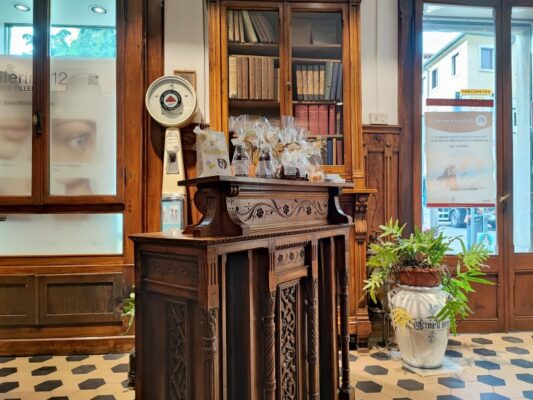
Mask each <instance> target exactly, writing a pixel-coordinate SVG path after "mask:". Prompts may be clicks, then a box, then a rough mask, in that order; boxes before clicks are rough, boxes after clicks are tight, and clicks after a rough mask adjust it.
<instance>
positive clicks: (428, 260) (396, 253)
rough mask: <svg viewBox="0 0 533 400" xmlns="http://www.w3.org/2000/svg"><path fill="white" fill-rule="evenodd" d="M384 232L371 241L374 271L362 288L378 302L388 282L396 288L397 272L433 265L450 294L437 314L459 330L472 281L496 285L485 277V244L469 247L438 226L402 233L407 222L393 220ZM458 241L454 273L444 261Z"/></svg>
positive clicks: (467, 310)
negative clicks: (381, 291)
mask: <svg viewBox="0 0 533 400" xmlns="http://www.w3.org/2000/svg"><path fill="white" fill-rule="evenodd" d="M380 229H381V231H382V233H381V234H380V235H379V236H378V240H377V241H376V242H375V243H372V244H370V246H369V250H370V253H371V254H372V256H371V257H370V258H369V259H368V261H367V267H368V268H369V270H370V271H371V274H370V277H369V278H368V279H367V280H365V286H364V287H363V289H364V290H365V291H366V292H367V293H368V294H369V296H370V298H371V299H372V301H373V302H374V303H377V292H378V291H379V289H380V288H381V287H382V286H383V285H385V284H387V283H388V284H390V286H391V287H394V286H396V285H397V284H398V274H399V272H400V271H401V270H402V269H404V268H433V269H435V270H437V271H438V272H439V273H440V275H441V280H442V289H443V290H444V291H445V292H447V293H448V294H449V299H448V301H447V302H446V304H445V306H444V308H443V309H442V310H441V311H440V312H439V313H438V314H437V316H436V319H437V320H438V321H444V320H446V319H449V320H450V330H451V332H452V333H453V334H454V335H455V334H456V333H457V318H458V317H459V318H462V319H464V318H465V317H466V316H468V315H469V314H471V313H472V310H471V308H470V307H469V306H468V294H469V293H473V292H474V289H473V288H472V284H473V283H482V284H487V285H493V284H494V282H492V281H489V280H487V279H485V278H484V276H485V273H484V272H483V269H484V268H486V265H485V264H484V263H485V261H486V260H487V258H488V257H489V251H488V249H487V248H486V247H484V246H483V245H482V244H475V245H473V246H471V247H470V248H469V249H467V248H466V246H465V244H464V242H463V241H462V239H461V238H460V237H447V236H445V235H444V234H443V233H442V232H437V231H436V230H435V229H430V230H428V231H421V230H420V229H418V228H417V227H415V229H414V232H413V233H412V234H410V235H409V236H408V237H404V236H403V231H404V229H405V225H402V226H400V224H399V222H398V220H396V221H393V220H392V219H391V220H390V221H389V222H388V223H387V224H385V225H382V226H380ZM454 242H459V243H460V245H461V252H460V253H459V254H458V255H457V265H456V267H455V276H452V275H451V274H450V272H449V268H448V266H447V265H445V264H444V258H445V257H446V253H447V252H448V251H450V250H451V245H452V244H453V243H454Z"/></svg>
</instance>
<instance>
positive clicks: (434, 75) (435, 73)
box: [431, 67, 439, 90]
mask: <svg viewBox="0 0 533 400" xmlns="http://www.w3.org/2000/svg"><path fill="white" fill-rule="evenodd" d="M438 87H439V68H438V67H437V68H433V69H432V70H431V90H433V89H436V88H438Z"/></svg>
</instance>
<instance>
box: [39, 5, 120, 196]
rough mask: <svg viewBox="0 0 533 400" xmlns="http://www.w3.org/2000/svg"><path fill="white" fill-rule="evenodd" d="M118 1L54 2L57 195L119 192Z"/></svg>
mask: <svg viewBox="0 0 533 400" xmlns="http://www.w3.org/2000/svg"><path fill="white" fill-rule="evenodd" d="M115 3H116V0H104V1H99V2H98V5H93V6H90V7H87V4H86V3H85V2H77V1H70V0H52V1H51V21H50V27H49V32H50V43H51V45H50V101H51V107H50V194H51V195H63V196H65V195H68V196H85V195H115V194H116V187H117V183H116V164H117V122H116V114H117V108H116V86H117V85H116V55H117V38H116V4H115Z"/></svg>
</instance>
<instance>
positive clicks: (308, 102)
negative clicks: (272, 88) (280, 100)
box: [292, 100, 343, 106]
mask: <svg viewBox="0 0 533 400" xmlns="http://www.w3.org/2000/svg"><path fill="white" fill-rule="evenodd" d="M292 104H332V105H336V106H342V105H343V103H342V101H340V100H293V101H292Z"/></svg>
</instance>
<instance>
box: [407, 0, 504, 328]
mask: <svg viewBox="0 0 533 400" xmlns="http://www.w3.org/2000/svg"><path fill="white" fill-rule="evenodd" d="M502 2H503V0H399V1H398V12H399V42H398V49H399V52H398V54H399V59H398V67H399V74H398V76H399V91H398V105H399V107H398V108H399V115H400V125H401V126H402V132H403V134H402V137H401V141H400V171H408V170H411V171H412V173H411V174H409V173H406V174H401V175H400V179H401V180H400V182H399V190H400V196H399V199H400V204H399V216H400V219H401V220H402V221H404V222H406V223H407V226H408V229H409V230H412V229H413V227H414V226H420V225H421V222H422V221H421V217H422V214H421V210H422V202H421V199H422V193H421V192H422V184H421V180H422V177H421V151H422V148H421V146H422V142H421V132H422V96H421V93H422V86H421V85H422V83H421V80H420V79H418V77H420V76H421V74H422V62H421V60H422V53H423V49H422V46H423V43H422V14H423V4H424V3H438V4H445V5H457V6H461V5H462V6H471V7H476V6H479V7H493V8H494V10H495V46H496V48H497V49H498V51H500V52H501V54H502V56H501V57H497V60H496V74H495V76H496V83H495V85H496V99H495V103H496V107H498V108H501V111H498V116H499V117H500V118H497V121H496V132H504V131H507V130H506V129H505V130H504V128H507V127H508V126H509V124H510V121H511V120H510V113H509V111H507V110H506V109H505V104H504V103H503V100H504V98H505V95H508V94H507V93H504V89H505V88H504V84H503V83H504V81H505V79H504V77H505V75H504V74H506V73H508V74H510V68H509V66H507V67H506V68H507V69H509V71H505V70H504V69H503V67H504V63H503V60H504V59H507V58H505V57H506V54H505V51H507V49H505V46H503V45H502V44H503V43H505V39H506V37H504V35H505V33H504V32H506V29H507V28H508V27H506V26H504V23H503V17H504V15H503V14H504V10H506V11H508V9H510V8H509V7H502V6H501V5H502ZM504 49H505V51H502V50H504ZM507 56H508V58H510V54H508V55H507ZM509 82H510V80H509ZM505 136H506V135H505V134H500V135H497V154H496V159H497V165H499V166H501V167H500V171H499V172H498V174H497V192H498V194H500V193H506V192H505V189H509V188H508V187H507V186H508V185H510V184H511V183H509V182H510V181H509V179H504V178H509V172H508V171H507V168H505V167H506V166H505V165H504V164H503V160H504V157H507V158H509V157H508V154H507V152H508V151H509V150H508V148H509V146H508V143H504V139H505ZM507 136H508V135H507ZM511 140H512V138H511ZM504 151H505V152H506V153H505V155H504ZM511 156H512V149H511ZM510 173H511V175H510V178H511V179H512V170H511V172H510ZM504 186H505V187H504ZM497 210H498V211H497V213H498V214H497V220H498V221H500V222H499V224H498V228H497V229H498V241H499V244H500V245H501V248H502V250H501V251H500V252H499V254H498V256H497V257H494V258H491V260H489V262H488V264H489V265H491V268H490V270H489V271H488V273H489V275H493V276H494V275H496V276H497V285H498V289H497V290H498V295H497V305H496V307H497V315H498V316H497V318H496V320H483V321H479V322H478V321H474V320H471V321H465V322H464V323H463V327H466V329H468V330H473V331H479V330H499V331H501V330H506V331H507V330H509V314H510V312H508V310H510V308H511V307H510V304H508V302H509V301H510V297H509V296H510V293H509V284H508V283H507V282H510V281H509V274H510V272H509V271H510V268H505V267H504V266H505V265H507V263H508V260H509V258H508V257H509V255H508V253H507V249H509V247H510V246H509V235H508V229H509V226H508V225H509V224H507V223H506V221H505V220H504V218H508V217H507V216H505V215H504V214H503V210H502V208H501V207H498V208H497ZM507 215H511V214H509V213H507ZM455 260H456V258H455V257H450V259H449V261H450V265H455V264H454V262H455Z"/></svg>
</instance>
